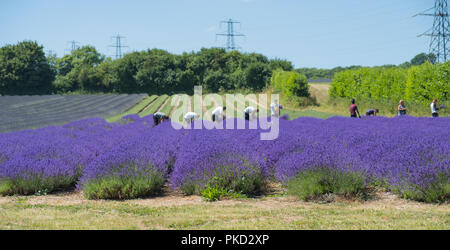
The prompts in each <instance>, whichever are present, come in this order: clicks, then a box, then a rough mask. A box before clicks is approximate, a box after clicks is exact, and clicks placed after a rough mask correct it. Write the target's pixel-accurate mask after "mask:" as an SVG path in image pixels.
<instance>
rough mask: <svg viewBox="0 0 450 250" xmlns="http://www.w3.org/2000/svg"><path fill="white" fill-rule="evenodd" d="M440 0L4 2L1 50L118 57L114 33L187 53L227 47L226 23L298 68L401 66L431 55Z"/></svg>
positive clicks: (132, 42)
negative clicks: (434, 10) (433, 11)
mask: <svg viewBox="0 0 450 250" xmlns="http://www.w3.org/2000/svg"><path fill="white" fill-rule="evenodd" d="M433 5H434V1H433V0H376V1H375V0H339V1H338V0H322V1H312V0H158V1H157V0H127V1H125V0H70V1H69V0H1V1H0V10H1V15H0V45H1V46H3V45H6V44H13V43H17V42H18V41H22V40H35V41H37V42H38V43H40V44H42V45H44V47H45V50H53V51H55V52H56V53H57V55H58V56H62V55H64V53H67V49H68V48H69V47H70V44H69V41H71V40H76V41H78V42H79V43H80V45H93V46H95V47H96V48H97V49H98V50H99V51H100V52H101V53H103V54H105V55H110V56H112V55H113V54H114V48H111V47H108V46H109V45H111V44H112V43H113V39H112V38H111V37H112V36H113V35H115V34H118V33H119V34H120V35H123V36H125V37H126V39H125V40H124V43H125V44H126V45H128V46H129V48H126V49H124V51H125V52H130V51H133V50H145V49H148V48H160V49H165V50H167V51H169V52H172V53H177V54H180V53H182V52H184V51H188V52H190V51H198V50H199V49H200V48H202V47H220V46H224V45H225V39H224V38H221V37H216V35H215V34H216V33H220V32H222V31H224V30H225V28H226V26H225V25H222V27H220V25H219V24H220V21H221V20H226V19H229V18H232V19H235V20H239V21H241V25H238V26H237V27H236V28H237V31H239V32H241V33H243V34H245V35H246V37H243V38H236V43H237V44H238V45H240V46H241V47H242V49H241V51H242V52H257V53H262V54H264V55H266V56H268V57H269V58H282V59H287V60H290V61H292V62H293V63H294V65H295V67H297V68H298V67H319V68H332V67H335V66H349V65H365V66H374V65H383V64H400V63H402V62H405V61H409V60H410V59H411V58H412V57H414V56H415V55H416V54H418V53H420V52H427V51H428V46H429V38H428V37H420V38H418V37H417V35H418V34H421V33H423V32H425V31H427V30H428V29H430V28H431V27H432V24H433V19H432V17H423V16H420V17H415V18H413V17H412V16H413V15H414V14H416V13H418V12H421V11H423V10H426V9H428V8H431V7H433Z"/></svg>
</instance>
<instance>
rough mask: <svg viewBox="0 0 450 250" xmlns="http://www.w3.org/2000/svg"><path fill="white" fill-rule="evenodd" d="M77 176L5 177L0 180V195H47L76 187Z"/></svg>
mask: <svg viewBox="0 0 450 250" xmlns="http://www.w3.org/2000/svg"><path fill="white" fill-rule="evenodd" d="M77 180H78V178H77V177H73V176H53V177H44V176H28V177H23V178H14V179H5V180H3V181H1V182H0V195H15V194H21V195H33V194H39V195H43V194H44V195H45V194H48V193H51V192H54V191H58V190H65V189H70V188H75V184H76V181H77Z"/></svg>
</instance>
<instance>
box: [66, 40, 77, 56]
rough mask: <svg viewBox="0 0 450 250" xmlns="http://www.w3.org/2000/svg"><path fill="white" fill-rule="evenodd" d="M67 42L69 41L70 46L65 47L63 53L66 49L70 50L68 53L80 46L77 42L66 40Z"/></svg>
mask: <svg viewBox="0 0 450 250" xmlns="http://www.w3.org/2000/svg"><path fill="white" fill-rule="evenodd" d="M67 43H70V48H68V49H65V50H64V53H65V52H66V51H70V53H72V52H74V51H75V50H77V49H78V48H79V47H80V46H78V45H77V44H80V43H79V42H77V41H75V40H72V41H68V42H67Z"/></svg>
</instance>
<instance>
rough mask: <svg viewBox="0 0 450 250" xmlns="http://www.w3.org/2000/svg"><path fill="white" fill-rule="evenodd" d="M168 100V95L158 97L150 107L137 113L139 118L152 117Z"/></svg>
mask: <svg viewBox="0 0 450 250" xmlns="http://www.w3.org/2000/svg"><path fill="white" fill-rule="evenodd" d="M167 98H169V96H168V95H162V96H159V97H158V99H156V100H155V101H154V102H153V103H152V104H151V105H150V106H148V107H147V108H145V109H144V110H143V111H142V112H140V113H139V116H141V117H143V116H147V115H152V114H154V113H155V112H156V111H158V110H159V108H160V107H161V106H162V105H163V104H164V103H165V101H166V100H167Z"/></svg>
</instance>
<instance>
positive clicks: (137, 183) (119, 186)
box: [84, 170, 165, 200]
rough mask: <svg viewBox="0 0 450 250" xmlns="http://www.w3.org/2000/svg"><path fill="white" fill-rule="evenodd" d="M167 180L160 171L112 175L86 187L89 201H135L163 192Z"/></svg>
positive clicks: (95, 180) (90, 182) (91, 182)
mask: <svg viewBox="0 0 450 250" xmlns="http://www.w3.org/2000/svg"><path fill="white" fill-rule="evenodd" d="M164 183H165V178H164V176H163V174H162V173H161V172H160V171H153V170H149V171H147V172H146V173H139V174H134V175H131V176H121V175H112V176H105V177H102V178H99V179H93V180H91V181H89V182H87V183H86V184H85V185H84V194H85V195H86V198H88V199H118V200H123V199H135V198H139V197H146V196H150V195H155V194H158V193H160V192H161V190H162V187H163V185H164Z"/></svg>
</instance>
